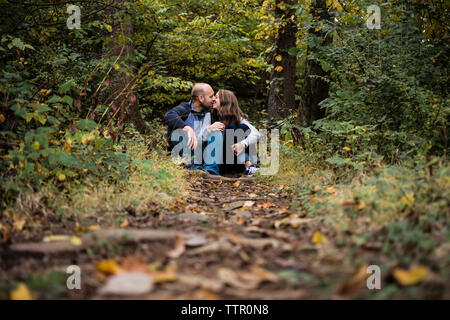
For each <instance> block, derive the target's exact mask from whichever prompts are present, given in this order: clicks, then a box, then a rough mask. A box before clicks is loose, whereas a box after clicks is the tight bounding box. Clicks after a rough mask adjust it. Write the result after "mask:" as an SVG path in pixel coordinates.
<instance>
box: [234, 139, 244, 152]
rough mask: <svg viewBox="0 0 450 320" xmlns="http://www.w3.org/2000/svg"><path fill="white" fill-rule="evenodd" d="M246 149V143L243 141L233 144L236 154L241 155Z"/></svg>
mask: <svg viewBox="0 0 450 320" xmlns="http://www.w3.org/2000/svg"><path fill="white" fill-rule="evenodd" d="M244 149H245V144H244V142H243V141H241V142H238V143H235V144H233V151H234V154H235V155H237V156H238V155H240V154H241V153H242V151H244Z"/></svg>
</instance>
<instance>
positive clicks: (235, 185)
mask: <svg viewBox="0 0 450 320" xmlns="http://www.w3.org/2000/svg"><path fill="white" fill-rule="evenodd" d="M240 185H241V182H240V181H236V182H235V183H233V187H236V188H237V187H239V186H240Z"/></svg>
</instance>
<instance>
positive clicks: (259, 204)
mask: <svg viewBox="0 0 450 320" xmlns="http://www.w3.org/2000/svg"><path fill="white" fill-rule="evenodd" d="M273 206H274V205H273V203H272V202H270V201H266V202H262V203H258V205H257V207H258V208H263V209H264V208H270V207H273Z"/></svg>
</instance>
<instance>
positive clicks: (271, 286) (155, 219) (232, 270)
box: [0, 172, 449, 299]
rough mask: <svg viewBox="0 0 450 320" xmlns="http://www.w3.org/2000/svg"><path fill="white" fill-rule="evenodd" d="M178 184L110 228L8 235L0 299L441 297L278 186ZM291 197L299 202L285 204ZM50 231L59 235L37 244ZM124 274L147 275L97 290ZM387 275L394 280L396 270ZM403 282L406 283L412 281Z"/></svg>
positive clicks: (232, 181) (57, 226)
mask: <svg viewBox="0 0 450 320" xmlns="http://www.w3.org/2000/svg"><path fill="white" fill-rule="evenodd" d="M187 179H188V181H189V185H190V189H189V191H188V197H187V198H184V199H183V198H173V197H171V196H168V195H167V194H164V193H160V194H159V197H161V198H164V199H163V200H164V201H167V202H168V203H170V205H169V206H166V207H162V206H160V205H159V204H158V203H156V202H152V201H150V202H149V203H148V204H147V210H145V211H144V212H137V211H136V210H135V208H134V207H133V206H127V207H126V208H124V211H125V212H124V214H125V216H126V218H125V220H123V221H122V222H121V224H120V226H116V227H115V228H112V227H111V226H107V225H105V223H104V222H105V221H104V219H102V218H101V216H96V215H93V216H91V217H87V218H85V219H84V220H83V221H82V223H81V225H80V224H78V225H76V224H75V223H74V221H65V222H61V221H59V220H56V219H53V220H52V219H49V220H48V221H47V223H46V225H45V226H44V227H43V228H41V229H40V230H41V231H40V232H38V233H35V234H28V235H27V234H25V236H24V235H22V236H21V237H20V236H18V237H16V238H13V240H12V243H11V244H7V245H3V246H2V248H1V259H2V268H1V269H2V271H1V274H0V277H1V278H0V279H1V280H0V283H3V285H2V286H3V287H2V288H0V289H2V290H0V294H1V296H0V297H1V298H6V299H7V298H9V297H8V296H9V295H10V294H12V292H14V290H13V289H14V288H15V287H17V284H18V283H19V282H23V283H25V284H26V286H27V289H26V291H27V292H25V294H30V295H31V297H33V298H69V299H72V298H74V299H80V298H81V299H103V298H108V297H118V296H121V297H124V298H136V297H137V298H142V299H348V298H352V299H354V298H357V299H371V298H389V297H391V296H392V295H394V297H400V298H402V297H406V298H408V297H411V295H413V297H415V298H443V297H444V298H445V295H446V294H447V298H449V297H448V286H447V285H446V284H445V282H444V283H443V282H442V281H441V279H439V278H437V279H435V278H433V277H432V276H430V275H428V277H427V280H426V281H422V283H421V284H420V287H418V286H415V287H413V288H411V287H407V286H405V287H402V286H399V285H398V284H396V281H395V279H393V276H392V268H393V267H395V265H392V263H391V262H390V260H389V258H388V257H386V256H384V255H383V254H382V253H381V252H380V250H377V249H374V248H370V246H368V248H363V249H352V248H347V247H343V246H339V244H338V243H337V242H335V241H330V240H329V238H330V236H332V231H330V232H329V233H328V235H327V236H325V235H324V234H323V233H321V232H320V231H318V230H323V226H324V225H323V224H324V221H323V220H322V219H321V218H320V217H312V218H311V217H308V212H307V210H306V209H303V208H302V204H301V203H302V202H301V201H302V199H301V198H298V195H296V193H294V192H292V191H291V190H290V189H289V188H288V187H286V186H284V185H279V186H273V185H269V184H265V183H262V182H260V181H259V180H258V179H256V178H247V177H237V176H236V177H217V176H211V175H209V174H206V173H202V172H190V173H189V175H188V177H187ZM296 198H298V199H297V200H298V201H300V202H299V203H300V204H296V205H295V206H293V204H294V203H297V202H296V201H295V200H296ZM55 234H63V235H67V236H69V238H68V239H66V240H64V238H62V239H54V238H53V239H47V240H50V241H47V242H42V239H43V238H44V237H45V236H50V235H55ZM70 237H72V238H70ZM56 240H61V241H56ZM372 263H374V264H376V263H378V264H382V265H383V266H384V267H383V269H382V270H381V275H380V276H381V279H380V286H381V289H376V288H375V289H373V290H370V289H368V287H367V279H368V276H370V275H371V273H370V272H369V273H368V266H369V264H372ZM69 265H77V266H79V267H80V269H81V272H82V273H81V289H80V290H77V289H74V290H68V289H67V288H66V279H67V277H69V274H66V273H65V271H66V269H67V267H68V266H69ZM386 266H387V269H386ZM128 272H140V273H141V274H142V273H143V274H145V275H148V276H149V278H151V279H152V280H151V283H149V284H148V286H147V287H145V285H143V282H140V283H138V284H137V285H136V286H135V287H131V288H129V287H127V285H125V286H124V284H123V283H120V281H119V282H116V283H112V284H111V283H110V284H109V285H105V283H107V282H108V281H110V280H111V279H113V278H114V277H116V279H117V277H119V278H120V277H124V278H123V280H124V281H125V282H127V283H128V284H130V283H133V282H132V280H131V279H129V278H127V276H128V275H129V273H128ZM415 272H416V273H420V269H419V270H416V271H415ZM145 275H144V279H146V278H145ZM395 277H396V279H397V282H398V279H400V278H401V274H400V276H399V275H397V276H395ZM408 277H409V278H408ZM406 278H407V279H406V281H408V279H409V281H410V282H411V283H410V284H413V283H414V281H415V280H414V275H411V274H406ZM416 278H420V274H419V275H418V276H417V275H416ZM419 281H420V280H419ZM419 281H416V282H419ZM138 282H139V281H138ZM144 282H145V281H144ZM371 283H374V282H373V281H372V282H371ZM142 286H143V287H142ZM419 289H420V290H419ZM418 290H419V293H417V291H418ZM16 293H19V294H20V293H21V292H20V291H17V290H16ZM22 294H24V293H23V292H22Z"/></svg>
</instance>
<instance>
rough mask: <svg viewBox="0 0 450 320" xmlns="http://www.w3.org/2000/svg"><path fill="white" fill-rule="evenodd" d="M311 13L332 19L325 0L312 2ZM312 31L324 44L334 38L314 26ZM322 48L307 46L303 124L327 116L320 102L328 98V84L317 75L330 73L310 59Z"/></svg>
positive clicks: (315, 17) (302, 109)
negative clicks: (312, 54) (311, 55)
mask: <svg viewBox="0 0 450 320" xmlns="http://www.w3.org/2000/svg"><path fill="white" fill-rule="evenodd" d="M312 5H313V6H312V7H311V14H312V15H313V17H314V19H316V20H318V21H319V20H328V21H329V20H330V15H329V13H328V9H327V6H326V1H325V0H315V2H313V3H312ZM309 32H310V33H312V34H314V35H316V36H318V37H320V38H321V39H323V43H322V45H327V44H329V43H331V41H332V38H331V37H330V36H328V35H326V34H325V33H324V32H323V31H322V30H318V31H316V30H315V29H314V28H313V29H311V30H309ZM318 50H320V48H318V47H317V46H315V47H314V48H311V47H308V48H307V57H308V58H307V60H306V72H305V94H304V97H303V101H301V103H300V104H299V117H300V122H301V124H302V125H305V126H310V125H311V124H312V123H313V121H315V120H317V119H321V118H323V117H324V116H325V110H324V109H321V108H320V106H319V104H320V103H321V102H322V101H323V100H325V99H326V98H328V90H329V86H328V84H327V83H326V82H325V81H324V80H323V79H320V78H317V76H320V77H325V76H327V75H328V74H327V73H326V72H325V71H324V70H323V68H322V66H321V64H320V61H318V60H316V59H310V58H309V56H310V54H311V53H316V52H317V51H318Z"/></svg>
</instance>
